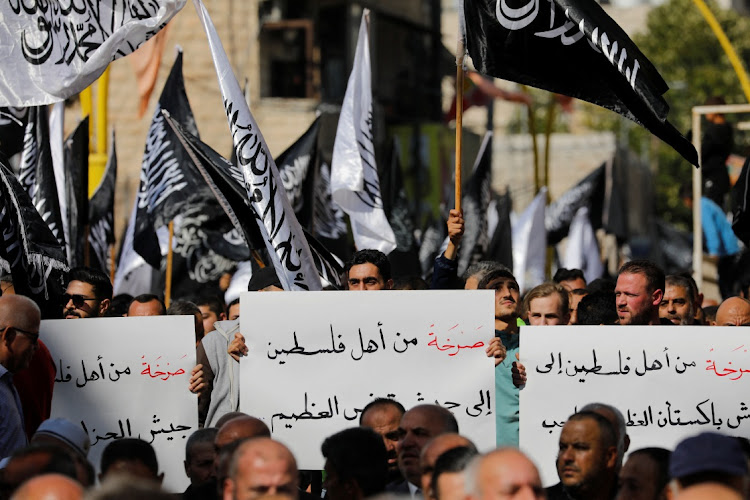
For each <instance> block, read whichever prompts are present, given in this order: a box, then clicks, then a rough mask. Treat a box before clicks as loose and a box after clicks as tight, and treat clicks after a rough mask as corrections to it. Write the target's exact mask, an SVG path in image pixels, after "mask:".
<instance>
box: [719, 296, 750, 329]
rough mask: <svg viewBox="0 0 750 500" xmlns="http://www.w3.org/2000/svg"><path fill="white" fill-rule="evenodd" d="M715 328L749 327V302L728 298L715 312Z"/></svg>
mask: <svg viewBox="0 0 750 500" xmlns="http://www.w3.org/2000/svg"><path fill="white" fill-rule="evenodd" d="M715 325H716V326H747V325H750V301H748V300H747V299H742V298H740V297H729V298H728V299H727V300H725V301H724V302H722V303H721V305H720V306H719V309H717V310H716V322H715Z"/></svg>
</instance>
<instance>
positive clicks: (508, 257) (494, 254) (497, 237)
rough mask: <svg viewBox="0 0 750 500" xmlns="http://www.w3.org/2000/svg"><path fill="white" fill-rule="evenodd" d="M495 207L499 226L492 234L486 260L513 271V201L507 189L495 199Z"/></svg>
mask: <svg viewBox="0 0 750 500" xmlns="http://www.w3.org/2000/svg"><path fill="white" fill-rule="evenodd" d="M494 205H495V206H494V208H495V210H496V213H497V224H496V225H495V230H494V231H493V232H492V237H491V239H490V244H489V248H488V249H487V253H486V254H485V258H487V259H490V260H494V261H496V262H499V263H500V264H503V265H504V266H506V267H507V268H508V269H510V270H511V271H513V230H512V227H511V225H510V212H511V210H512V208H513V201H512V200H511V197H510V191H509V190H508V189H507V188H506V189H505V193H504V194H502V195H499V196H496V197H495V200H494Z"/></svg>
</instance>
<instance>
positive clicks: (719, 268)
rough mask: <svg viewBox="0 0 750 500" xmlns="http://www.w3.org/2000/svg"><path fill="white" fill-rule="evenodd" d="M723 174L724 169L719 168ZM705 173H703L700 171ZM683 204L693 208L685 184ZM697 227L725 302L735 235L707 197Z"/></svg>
mask: <svg viewBox="0 0 750 500" xmlns="http://www.w3.org/2000/svg"><path fill="white" fill-rule="evenodd" d="M722 169H723V170H724V175H726V173H727V170H726V167H725V166H724V165H722ZM704 173H705V172H704ZM680 196H681V197H682V202H683V204H684V205H685V206H686V207H688V208H690V209H692V208H693V189H692V186H690V185H689V184H686V185H683V186H682V188H681V189H680ZM700 210H701V226H702V233H703V242H704V244H705V246H706V250H707V252H708V255H709V256H710V257H711V258H712V259H714V261H715V262H716V272H717V274H718V275H719V292H720V293H721V298H722V299H726V298H727V297H730V296H731V295H733V293H734V286H735V280H736V279H737V277H738V276H737V271H738V269H737V268H736V264H735V257H736V255H737V254H738V253H739V252H740V246H739V243H738V240H737V236H736V235H735V234H734V231H733V230H732V225H731V224H730V223H729V221H728V220H727V217H726V214H725V213H724V210H723V209H722V208H721V206H720V205H717V204H716V203H715V202H714V201H712V200H710V199H709V197H708V196H707V195H705V194H704V196H703V197H702V198H701V202H700Z"/></svg>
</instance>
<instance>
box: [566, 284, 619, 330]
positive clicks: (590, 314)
mask: <svg viewBox="0 0 750 500" xmlns="http://www.w3.org/2000/svg"><path fill="white" fill-rule="evenodd" d="M576 321H577V323H576V324H578V325H617V324H619V321H620V318H619V317H618V315H617V305H616V298H615V293H614V292H604V291H601V292H591V293H590V294H588V295H586V296H585V297H583V298H582V299H581V300H580V302H578V307H577V308H576Z"/></svg>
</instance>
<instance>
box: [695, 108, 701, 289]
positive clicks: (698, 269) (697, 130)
mask: <svg viewBox="0 0 750 500" xmlns="http://www.w3.org/2000/svg"><path fill="white" fill-rule="evenodd" d="M693 146H694V147H695V151H696V152H697V153H698V162H699V163H700V161H701V160H700V158H701V113H700V112H699V111H698V110H697V109H696V108H693ZM702 196H703V179H702V176H701V169H699V168H694V169H693V279H694V280H695V284H696V285H697V286H698V290H700V289H702V288H703V225H702V223H701V197H702Z"/></svg>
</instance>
